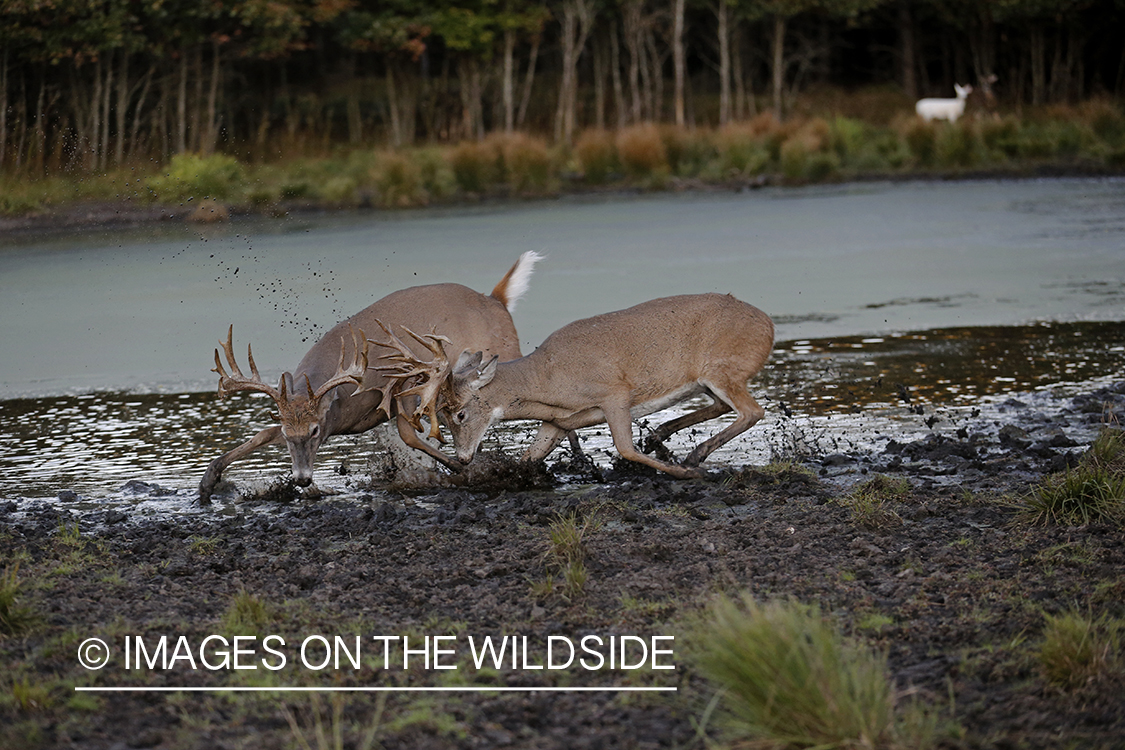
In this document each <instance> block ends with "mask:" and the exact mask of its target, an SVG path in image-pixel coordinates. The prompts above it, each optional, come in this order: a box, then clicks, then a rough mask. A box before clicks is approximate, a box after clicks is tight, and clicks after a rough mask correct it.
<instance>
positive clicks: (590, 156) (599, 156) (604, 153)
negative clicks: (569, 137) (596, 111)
mask: <svg viewBox="0 0 1125 750" xmlns="http://www.w3.org/2000/svg"><path fill="white" fill-rule="evenodd" d="M574 154H575V156H577V157H578V163H579V164H580V165H581V166H582V172H583V174H584V175H585V179H586V182H588V183H590V184H592V185H601V184H603V183H605V182H607V181H608V180H609V177H610V175H611V174H613V173H614V172H616V171H617V170H619V169H620V168H621V167H620V165H619V164H618V163H617V148H616V147H615V146H614V143H613V135H612V134H611V133H610V132H608V131H606V130H599V129H597V128H591V129H589V130H586V131H583V133H582V135H580V136H579V137H578V141H577V142H576V143H575V144H574Z"/></svg>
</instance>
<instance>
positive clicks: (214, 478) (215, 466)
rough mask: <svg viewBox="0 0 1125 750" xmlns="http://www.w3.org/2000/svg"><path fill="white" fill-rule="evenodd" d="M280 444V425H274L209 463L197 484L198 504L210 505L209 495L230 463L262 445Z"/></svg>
mask: <svg viewBox="0 0 1125 750" xmlns="http://www.w3.org/2000/svg"><path fill="white" fill-rule="evenodd" d="M282 442H283V441H282V439H281V425H274V426H273V427H267V428H266V429H264V430H262V431H261V432H259V433H258V434H257V435H255V436H254V437H252V438H250V439H249V440H247V441H246V442H245V443H243V444H242V445H240V446H238V447H237V448H235V449H234V450H232V451H230V452H229V453H224V454H223V455H221V456H219V457H218V458H216V459H215V460H214V461H212V462H211V465H210V466H208V467H207V472H206V473H205V474H204V475H203V479H202V480H200V482H199V504H200V505H210V504H211V493H212V492H214V491H215V485H216V484H218V483H219V479H220V478H221V477H222V476H223V470H224V469H226V468H227V467H228V466H230V465H231V464H232V463H234V462H235V461H237V460H238V459H240V458H242V457H243V456H246V455H249V454H250V453H253V452H254V451H256V450H258V449H259V448H261V447H262V446H263V445H274V444H278V445H280V444H281V443H282Z"/></svg>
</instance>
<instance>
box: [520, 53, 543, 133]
mask: <svg viewBox="0 0 1125 750" xmlns="http://www.w3.org/2000/svg"><path fill="white" fill-rule="evenodd" d="M541 39H542V35H541V34H536V35H535V37H534V38H533V39H532V40H531V52H529V53H528V55H527V75H526V76H524V79H523V92H522V93H521V94H520V111H519V114H518V116H517V117H516V127H517V128H522V127H523V125H524V122H526V121H527V108H528V106H530V104H531V86H532V84H533V83H534V82H535V65H536V63H537V62H538V61H539V42H540V41H541Z"/></svg>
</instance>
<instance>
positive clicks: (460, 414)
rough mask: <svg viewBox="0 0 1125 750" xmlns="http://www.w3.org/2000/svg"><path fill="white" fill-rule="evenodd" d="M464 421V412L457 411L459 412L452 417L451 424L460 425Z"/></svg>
mask: <svg viewBox="0 0 1125 750" xmlns="http://www.w3.org/2000/svg"><path fill="white" fill-rule="evenodd" d="M464 421H465V410H464V409H462V410H461V411H459V412H457V413H456V414H454V415H453V423H454V424H461V423H462V422H464Z"/></svg>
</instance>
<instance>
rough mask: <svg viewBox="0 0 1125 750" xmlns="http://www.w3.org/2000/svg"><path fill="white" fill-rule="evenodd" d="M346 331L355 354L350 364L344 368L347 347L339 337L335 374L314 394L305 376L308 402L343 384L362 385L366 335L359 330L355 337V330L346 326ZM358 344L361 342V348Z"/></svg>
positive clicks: (364, 370) (365, 356) (365, 361)
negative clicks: (337, 362) (350, 338)
mask: <svg viewBox="0 0 1125 750" xmlns="http://www.w3.org/2000/svg"><path fill="white" fill-rule="evenodd" d="M348 330H349V331H350V332H351V334H352V345H353V346H354V347H355V354H354V356H353V357H352V362H351V364H350V365H348V366H347V367H344V360H345V359H346V352H347V347H346V346H345V345H344V337H343V336H341V337H340V363H339V364H337V365H336V374H335V375H333V376H332V377H330V378H329V379H328V380H327V381H325V382H324V383H322V384H321V386H320V387H319V388H317V389H316V392H315V393H314V392H313V389H312V383H310V382H309V377H308V375H306V376H305V387H306V388H307V389H308V391H309V401H317V400H319V399H320V398H321V396H323V395H324V394H326V393H328V392H329V391H330V390H332V389H333V388H335V387H336V386H338V385H343V384H344V383H355V384H356V385H363V376H364V374H365V373H366V372H367V335H366V334H364V332H363V329H362V328H361V329H359V335H358V336H357V335H356V332H355V329H354V328H352V327H351V324H349V325H348ZM360 342H363V345H362V347H361V346H360Z"/></svg>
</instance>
